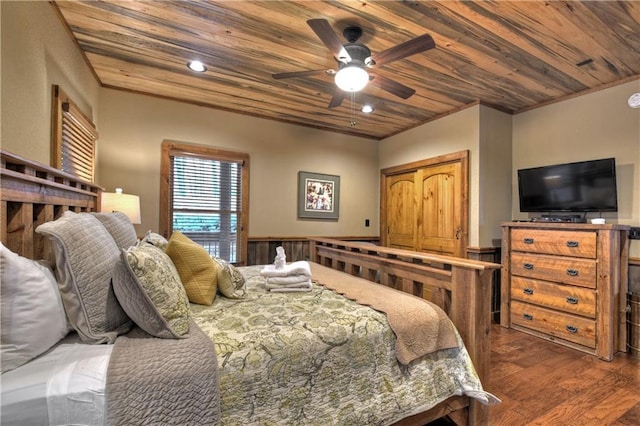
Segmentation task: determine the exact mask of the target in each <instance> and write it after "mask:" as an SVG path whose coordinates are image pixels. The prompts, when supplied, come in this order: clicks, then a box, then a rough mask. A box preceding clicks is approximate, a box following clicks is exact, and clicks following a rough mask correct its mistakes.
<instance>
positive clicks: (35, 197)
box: [0, 151, 102, 259]
mask: <svg viewBox="0 0 640 426" xmlns="http://www.w3.org/2000/svg"><path fill="white" fill-rule="evenodd" d="M1 155H2V168H1V169H0V173H1V176H0V182H1V185H2V190H1V191H0V196H1V199H2V203H1V204H0V215H1V217H2V219H1V220H2V233H1V235H0V237H1V239H2V242H3V243H4V244H5V245H6V246H7V247H8V248H10V249H11V250H13V251H14V252H16V253H18V254H20V255H22V256H25V257H28V258H31V259H48V258H49V253H48V252H47V245H46V244H45V242H44V241H45V239H44V238H43V237H42V236H41V235H38V234H36V233H35V229H36V227H37V226H38V225H40V224H41V223H44V222H48V221H51V220H54V219H56V218H58V217H59V216H60V215H62V213H64V211H65V210H72V211H76V212H80V211H97V210H98V209H99V200H100V194H101V191H102V188H101V187H100V186H98V185H95V184H93V183H90V182H86V181H84V180H82V179H79V178H77V177H75V176H73V175H70V174H67V173H64V172H62V171H60V170H57V169H54V168H52V167H48V166H44V165H42V164H40V163H36V162H34V161H31V160H27V159H25V158H22V157H20V156H17V155H15V154H11V153H9V152H7V151H2V152H1Z"/></svg>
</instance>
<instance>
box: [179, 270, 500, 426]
mask: <svg viewBox="0 0 640 426" xmlns="http://www.w3.org/2000/svg"><path fill="white" fill-rule="evenodd" d="M239 269H240V271H241V272H242V273H243V275H244V276H245V277H246V280H247V290H248V294H247V297H246V298H245V299H239V300H237V299H227V298H224V297H221V296H218V297H217V298H216V301H215V303H214V304H213V305H212V306H202V305H194V304H192V305H191V309H192V315H193V319H194V320H195V322H196V323H197V324H198V325H199V326H200V328H202V330H203V331H204V332H205V333H206V334H207V335H209V336H210V337H211V339H212V340H213V342H214V344H215V348H216V353H217V357H218V369H219V379H220V406H221V418H222V423H221V424H222V425H243V426H244V425H265V426H266V425H276V424H278V425H282V424H287V425H302V424H304V425H322V426H326V425H367V426H368V425H385V424H390V423H393V422H395V421H398V420H400V419H402V418H404V417H406V416H408V415H411V414H415V413H418V412H421V411H424V410H426V409H428V408H431V407H432V406H434V405H436V404H437V403H439V402H441V401H442V400H444V399H446V398H448V397H449V396H452V395H462V394H467V395H469V396H472V397H475V398H477V399H479V400H480V401H482V402H484V403H493V402H496V400H495V397H493V396H492V395H491V394H488V393H486V392H484V391H483V390H482V386H481V384H480V381H479V380H478V377H477V375H476V373H475V370H474V368H473V366H472V364H471V360H470V359H469V356H468V354H467V351H466V350H465V349H464V347H463V346H462V345H460V346H461V348H455V349H445V350H441V351H438V352H436V353H434V354H431V355H428V356H426V357H424V358H422V359H420V360H417V361H414V362H412V363H410V364H408V365H406V366H404V365H401V364H400V363H398V361H397V359H396V356H395V349H394V347H395V336H394V334H393V332H392V331H391V329H390V327H389V325H388V322H387V320H386V317H385V315H384V314H383V313H380V312H377V311H375V310H373V309H371V308H368V307H365V306H360V305H358V304H357V303H356V302H353V301H350V300H348V299H346V298H344V297H342V296H340V295H338V294H336V293H334V292H333V291H331V290H328V289H326V288H324V287H322V286H320V285H317V284H314V286H313V290H312V291H311V292H306V293H270V292H268V291H267V289H266V287H265V283H264V279H263V278H262V277H260V275H259V271H260V269H261V266H248V267H242V268H239ZM456 334H457V333H456ZM458 339H460V337H459V336H458Z"/></svg>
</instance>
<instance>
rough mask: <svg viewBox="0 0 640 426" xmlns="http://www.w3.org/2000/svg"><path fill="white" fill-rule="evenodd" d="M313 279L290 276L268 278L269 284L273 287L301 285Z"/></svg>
mask: <svg viewBox="0 0 640 426" xmlns="http://www.w3.org/2000/svg"><path fill="white" fill-rule="evenodd" d="M309 278H311V277H310V276H309V275H289V276H288V277H269V278H267V283H268V284H273V285H289V284H299V283H304V282H307V281H309Z"/></svg>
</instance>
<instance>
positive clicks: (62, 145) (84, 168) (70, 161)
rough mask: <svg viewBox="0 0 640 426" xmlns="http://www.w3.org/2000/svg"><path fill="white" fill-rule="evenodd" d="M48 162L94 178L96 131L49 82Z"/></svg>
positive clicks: (64, 170)
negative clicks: (51, 88)
mask: <svg viewBox="0 0 640 426" xmlns="http://www.w3.org/2000/svg"><path fill="white" fill-rule="evenodd" d="M52 103H53V107H52V109H53V111H52V120H53V122H52V124H51V138H52V143H51V165H52V166H53V167H55V168H56V169H59V170H62V171H63V172H66V173H69V174H72V175H74V176H78V177H79V178H81V179H84V180H86V181H88V182H93V181H94V176H95V151H96V140H97V139H98V132H97V131H96V128H95V126H94V125H93V123H92V122H91V120H89V119H88V118H87V117H85V116H84V114H83V113H82V112H81V111H80V109H79V108H78V107H77V106H76V104H75V103H74V102H73V101H72V100H71V99H69V97H68V96H67V94H66V93H64V91H63V90H62V89H61V88H60V87H59V86H57V85H55V84H54V85H53V100H52Z"/></svg>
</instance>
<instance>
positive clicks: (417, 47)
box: [272, 19, 436, 108]
mask: <svg viewBox="0 0 640 426" xmlns="http://www.w3.org/2000/svg"><path fill="white" fill-rule="evenodd" d="M307 24H309V26H310V27H311V29H312V30H313V31H314V32H315V33H316V35H317V36H318V37H319V38H320V40H321V41H322V42H323V43H324V45H325V46H327V48H329V50H330V51H331V53H332V54H333V56H334V57H335V58H336V60H337V61H338V70H337V71H336V70H333V69H329V70H327V69H321V70H310V71H294V72H283V73H277V74H272V77H273V78H274V79H276V80H281V79H285V78H293V77H306V76H311V75H318V74H328V75H334V76H335V82H336V85H337V86H338V87H337V88H336V90H335V92H334V94H333V97H332V98H331V101H330V102H329V108H335V107H338V106H340V105H341V104H342V101H343V100H344V98H345V95H346V93H347V92H357V91H359V90H362V89H363V88H364V87H365V86H366V85H367V83H371V84H373V85H374V86H377V87H379V88H380V89H382V90H385V91H387V92H389V93H392V94H393V95H396V96H398V97H400V98H402V99H408V98H409V97H411V96H412V95H413V94H414V93H415V92H416V91H415V90H414V89H412V88H410V87H407V86H405V85H404V84H401V83H398V82H397V81H395V80H391V79H389V78H386V77H384V76H382V75H374V74H369V73H368V72H367V69H371V68H374V67H379V66H382V65H385V64H388V63H390V62H393V61H397V60H399V59H404V58H406V57H408V56H411V55H415V54H416V53H420V52H424V51H426V50H429V49H433V48H434V47H436V43H435V41H433V38H432V37H431V36H430V35H429V34H423V35H421V36H419V37H416V38H413V39H411V40H408V41H405V42H404V43H401V44H398V45H396V46H394V47H391V48H389V49H387V50H384V51H382V52H380V53H377V54H374V55H372V54H371V50H369V48H368V47H367V46H365V45H364V44H362V43H358V40H359V39H360V37H361V36H362V28H360V27H358V26H349V27H346V28H345V29H344V31H343V33H342V35H343V36H344V38H345V39H346V40H347V43H345V44H343V43H342V42H341V41H340V38H339V37H338V35H337V34H336V33H335V32H334V31H333V29H332V28H331V25H330V24H329V21H327V20H326V19H309V20H308V21H307Z"/></svg>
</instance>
